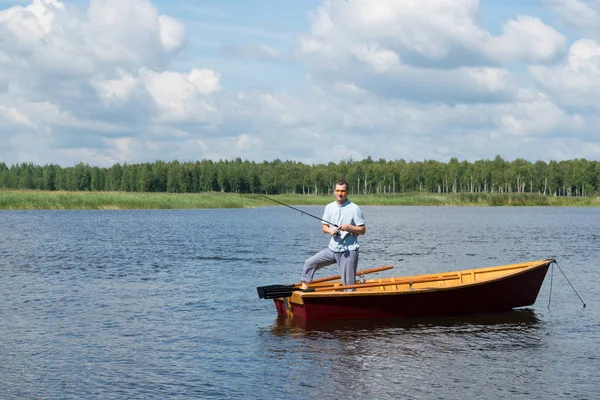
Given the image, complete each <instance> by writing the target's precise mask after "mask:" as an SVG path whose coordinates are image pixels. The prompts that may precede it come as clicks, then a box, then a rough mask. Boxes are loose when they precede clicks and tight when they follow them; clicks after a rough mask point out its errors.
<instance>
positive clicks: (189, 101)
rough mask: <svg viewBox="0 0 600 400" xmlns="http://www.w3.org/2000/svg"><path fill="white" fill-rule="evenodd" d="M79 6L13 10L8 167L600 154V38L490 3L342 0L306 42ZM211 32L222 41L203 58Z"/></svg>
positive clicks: (9, 17)
mask: <svg viewBox="0 0 600 400" xmlns="http://www.w3.org/2000/svg"><path fill="white" fill-rule="evenodd" d="M71 4H72V3H67V2H60V1H57V0H34V1H33V2H32V3H31V4H30V5H28V6H26V7H20V6H14V7H11V8H8V9H5V10H2V11H0V38H2V39H0V140H1V141H2V145H1V146H0V160H2V161H8V162H16V161H34V162H39V163H46V162H57V163H61V164H75V163H77V162H80V161H84V162H89V163H95V164H100V165H104V166H106V165H110V164H112V163H115V162H143V161H153V160H156V159H163V160H172V159H179V160H197V159H202V158H210V159H215V160H218V159H219V158H222V159H233V158H236V157H241V158H246V159H252V160H256V161H262V160H270V159H274V158H279V159H282V160H283V159H293V160H298V161H301V162H306V163H313V162H328V161H339V160H342V159H346V158H348V157H349V156H352V157H353V158H355V159H361V158H364V157H367V156H369V155H370V156H372V157H374V158H379V157H383V158H387V159H396V158H405V159H417V160H418V159H424V158H428V159H439V160H444V159H448V158H450V157H458V158H465V159H470V160H474V159H480V158H493V157H494V156H495V155H496V154H502V155H503V156H505V157H508V158H512V157H522V158H527V159H531V158H535V159H538V158H544V159H548V158H552V157H555V158H564V157H570V156H572V155H577V154H581V155H584V154H585V155H587V156H589V157H591V156H594V155H595V156H596V158H597V157H600V150H599V146H597V139H595V138H593V137H591V136H592V135H591V134H589V133H587V132H593V131H594V129H595V127H597V125H598V122H599V119H600V118H598V117H596V116H595V111H596V110H597V107H598V105H600V103H599V100H598V97H597V95H596V93H598V92H599V91H600V87H599V84H598V82H600V76H599V75H600V60H599V57H600V45H599V42H598V39H596V38H594V37H590V38H588V39H579V40H575V41H573V44H572V45H571V47H570V48H567V39H566V37H565V36H564V35H563V34H562V33H560V32H558V31H557V30H556V29H555V28H553V27H551V26H549V25H547V24H546V23H544V22H543V21H542V20H541V19H540V18H539V17H538V16H536V15H525V14H523V13H519V12H516V11H515V13H514V14H513V15H512V16H511V17H510V18H509V19H507V20H504V21H500V23H499V24H498V26H497V27H498V28H499V33H494V34H492V33H490V32H492V29H491V28H490V27H486V26H483V24H482V22H481V21H482V19H481V17H480V8H481V7H483V6H482V5H480V4H479V2H478V1H475V0H419V1H417V0H405V1H402V2H401V1H397V0H369V1H367V0H355V1H352V2H348V1H342V0H326V1H324V2H323V4H322V5H321V6H320V7H319V8H318V9H316V10H315V11H314V13H313V16H312V19H310V21H309V22H310V27H309V29H308V30H307V31H306V32H305V33H304V34H302V35H300V36H299V37H298V41H297V43H296V44H297V49H296V50H297V51H296V52H290V50H289V48H290V47H292V46H293V45H294V42H291V40H290V41H289V42H286V43H285V45H286V46H287V47H286V46H277V44H281V41H283V40H284V38H289V37H290V34H289V33H285V32H283V33H282V32H279V31H278V32H277V33H276V34H275V33H273V32H271V31H269V29H266V28H261V32H262V33H261V34H260V37H261V38H264V39H265V40H266V41H269V43H268V44H267V43H254V44H248V38H247V36H248V32H247V31H244V32H241V31H236V30H231V29H226V27H225V28H223V27H222V26H221V25H219V23H218V22H214V21H208V22H207V21H198V22H196V21H195V22H194V23H195V24H196V25H195V26H194V27H193V28H194V29H191V30H190V26H188V27H187V28H188V29H187V30H186V27H184V25H183V23H182V22H180V20H178V19H177V18H176V17H175V16H167V15H162V14H160V13H159V11H158V10H157V8H156V7H155V6H154V5H153V4H152V3H151V2H150V1H149V0H90V2H89V7H87V9H86V10H84V11H79V10H77V9H75V8H73V7H72V5H71ZM597 4H598V2H595V3H590V2H588V3H583V2H581V1H574V0H573V1H570V2H569V1H555V2H553V3H552V5H553V7H563V8H564V9H565V10H570V11H569V12H570V13H571V14H569V13H565V15H566V16H569V15H574V16H576V15H579V14H581V15H583V14H585V12H587V11H588V8H587V7H590V8H589V10H592V11H594V10H596V6H597ZM232 7H233V6H232ZM577 10H579V11H577ZM578 13H579V14H578ZM225 15H226V13H225V14H223V15H222V17H224V16H225ZM588 17H589V16H588ZM248 18H249V17H248ZM569 18H570V17H569ZM590 18H591V17H590ZM594 18H595V17H594ZM182 20H185V16H184V19H182ZM586 21H587V20H586ZM593 21H596V19H593ZM201 24H202V26H200V25H201ZM592 25H593V24H592V23H590V27H589V29H592V28H593V27H592ZM200 28H202V29H200ZM191 31H197V32H201V33H202V37H197V36H195V37H189V38H188V34H189V32H191ZM207 33H210V34H209V35H207ZM207 36H208V37H209V39H207ZM252 36H253V38H254V37H256V35H255V34H254V35H252ZM275 37H277V39H275ZM206 40H210V42H211V43H213V42H216V43H219V45H220V47H221V49H222V50H223V51H222V52H221V53H219V52H218V51H215V49H216V47H215V46H212V45H211V48H210V50H209V53H206V54H205V53H202V54H200V53H198V54H196V53H194V52H196V51H199V50H198V43H204V42H205V41H206ZM285 40H288V39H285ZM188 45H190V48H189V49H187V50H186V51H182V50H183V49H184V48H185V47H186V46H188ZM194 45H195V46H196V47H194ZM200 47H201V46H200ZM192 49H193V50H192ZM205 50H206V49H205ZM286 50H287V53H286ZM567 51H568V53H567ZM292 53H293V54H292ZM205 56H206V57H205ZM230 56H236V57H242V58H251V59H252V61H253V62H251V63H246V62H239V60H237V59H235V58H233V57H230ZM200 57H204V58H200ZM178 61H182V62H181V63H178ZM264 62H268V63H269V65H270V67H271V69H265V70H259V71H257V70H256V68H261V65H264V64H261V63H264ZM273 62H275V63H276V65H275V67H274V64H273ZM251 70H252V74H254V75H252V74H251V73H249V71H251ZM265 71H268V72H265ZM290 71H293V73H290ZM246 72H248V74H246ZM236 73H239V75H235V74H236ZM269 73H270V74H272V76H267V78H265V82H269V79H271V78H272V84H271V85H270V87H269V85H260V86H261V87H262V89H261V90H249V89H247V87H256V86H259V85H254V84H253V83H252V82H249V83H248V82H246V80H248V79H250V78H247V77H248V76H258V75H268V74H269ZM286 73H288V74H289V75H285V74H286ZM279 74H282V75H281V76H280V75H279ZM287 76H289V77H290V78H289V79H287ZM240 81H243V83H244V84H245V85H240V83H239V82H240ZM275 82H278V83H281V82H284V84H285V85H287V86H285V87H284V86H283V85H282V86H281V87H278V86H277V84H276V83H275ZM238 85H239V86H243V88H242V87H238ZM594 107H595V108H594ZM590 108H594V112H593V113H592V112H590ZM558 146H562V147H561V148H559V147H558ZM565 146H567V147H566V148H565ZM586 146H587V147H586Z"/></svg>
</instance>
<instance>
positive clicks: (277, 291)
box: [256, 265, 394, 299]
mask: <svg viewBox="0 0 600 400" xmlns="http://www.w3.org/2000/svg"><path fill="white" fill-rule="evenodd" d="M392 268H394V267H393V266H392V265H386V266H383V267H378V268H371V269H365V270H362V271H357V272H356V276H359V275H364V274H372V273H375V272H381V271H385V270H388V269H392ZM340 278H341V276H340V275H334V276H328V277H325V278H320V279H315V280H314V281H313V282H312V284H315V283H323V282H327V281H333V280H335V279H340ZM298 286H299V285H269V286H260V287H257V288H256V291H257V292H258V298H259V299H277V298H279V297H290V296H291V295H292V293H293V292H295V291H297V290H302V289H301V288H299V287H298ZM332 288H333V286H331V285H327V286H325V287H320V288H319V289H327V290H331V289H332ZM303 291H304V292H313V291H315V288H308V289H305V290H303Z"/></svg>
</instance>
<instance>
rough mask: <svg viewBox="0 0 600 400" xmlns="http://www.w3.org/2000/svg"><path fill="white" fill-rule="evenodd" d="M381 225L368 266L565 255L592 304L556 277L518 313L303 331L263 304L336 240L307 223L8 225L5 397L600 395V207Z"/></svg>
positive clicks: (214, 220)
mask: <svg viewBox="0 0 600 400" xmlns="http://www.w3.org/2000/svg"><path fill="white" fill-rule="evenodd" d="M300 208H301V209H302V210H305V211H307V212H310V213H313V214H316V215H320V214H321V212H322V208H321V207H300ZM363 210H364V213H365V218H366V221H367V229H368V232H367V235H366V236H364V237H361V238H360V243H361V258H360V268H373V267H378V266H382V265H388V264H392V265H394V266H395V268H394V269H393V270H391V271H386V272H384V273H381V274H379V275H380V276H392V275H414V274H420V273H434V272H441V271H447V270H454V269H458V268H461V269H462V268H475V267H484V266H491V265H498V264H506V263H511V262H520V261H527V260H536V259H542V258H549V257H552V258H556V259H557V260H558V262H559V265H560V267H561V268H562V270H563V271H564V272H565V273H566V275H567V277H568V278H569V279H570V280H571V283H572V284H573V285H574V287H575V288H576V289H577V291H578V292H579V294H580V295H581V296H582V297H583V299H584V301H585V302H586V303H587V306H588V307H587V308H586V309H583V308H582V304H581V302H580V300H579V299H578V298H577V296H576V295H575V293H574V292H573V290H572V289H571V287H570V286H569V285H568V283H567V282H566V280H565V279H564V277H563V276H562V274H561V273H560V272H559V271H558V269H556V267H555V268H554V274H553V275H552V279H551V276H550V274H549V275H548V276H547V277H546V280H545V283H544V286H543V287H542V290H541V292H540V295H539V297H538V300H537V302H536V304H535V305H534V306H532V307H528V308H526V309H521V310H519V311H516V312H511V313H506V314H501V315H483V316H473V317H460V318H458V317H452V318H436V319H415V320H395V321H366V322H365V321H357V322H348V321H346V322H338V323H311V324H307V323H300V322H301V321H300V322H299V321H289V320H286V319H278V318H277V316H276V313H275V309H274V306H273V304H272V302H271V301H265V300H259V299H258V297H257V294H256V289H255V288H256V286H262V285H267V284H272V283H292V282H296V281H297V280H298V279H299V277H300V270H301V268H302V264H303V261H304V259H306V258H307V257H309V256H310V255H312V254H313V253H314V252H316V251H317V250H319V249H320V248H321V247H322V246H324V245H325V244H326V242H327V237H326V236H325V235H323V234H321V233H320V226H319V222H318V221H317V220H315V219H312V218H310V217H306V216H303V215H302V214H300V213H297V212H294V211H293V210H289V209H287V208H284V207H266V208H260V209H248V210H243V209H233V210H181V211H179V210H169V211H165V210H151V211H140V210H137V211H0V273H1V276H2V280H1V281H0V321H2V323H1V324H0V380H1V381H2V385H0V398H3V399H4V398H6V399H12V398H102V399H111V398H156V399H165V398H256V399H262V398H309V397H319V398H350V397H352V398H408V399H432V398H494V399H499V398H510V399H514V398H523V399H547V398H565V399H592V398H598V397H599V396H600V372H599V371H600V350H599V349H598V343H600V340H599V339H600V328H599V324H598V321H600V313H599V312H598V306H599V301H598V299H599V294H600V290H599V289H598V287H597V284H596V282H598V281H599V280H600V272H599V269H598V260H599V259H600V241H599V236H600V228H599V227H600V210H597V209H593V208H543V207H542V208H537V207H534V208H488V207H477V208H472V207H363ZM336 273H337V271H336V268H335V266H331V267H329V268H327V269H326V270H325V271H323V272H320V273H319V274H320V275H319V276H326V275H334V274H336ZM550 282H552V293H551V303H550V307H549V308H548V301H549V300H550V286H551V285H550Z"/></svg>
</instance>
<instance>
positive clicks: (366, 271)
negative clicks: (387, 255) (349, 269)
mask: <svg viewBox="0 0 600 400" xmlns="http://www.w3.org/2000/svg"><path fill="white" fill-rule="evenodd" d="M392 268H394V266H393V265H386V266H383V267H378V268H371V269H364V270H362V271H356V276H359V275H366V274H372V273H375V272H381V271H385V270H388V269H392ZM341 278H342V276H341V275H333V276H327V277H325V278H319V279H315V280H314V281H312V284H313V285H314V284H315V283H322V282H327V281H334V280H336V279H341Z"/></svg>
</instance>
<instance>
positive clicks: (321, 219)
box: [257, 193, 339, 228]
mask: <svg viewBox="0 0 600 400" xmlns="http://www.w3.org/2000/svg"><path fill="white" fill-rule="evenodd" d="M257 195H259V196H261V197H264V198H265V199H269V200H271V201H274V202H275V203H279V204H281V205H282V206H286V207H289V208H291V209H292V210H296V211H298V212H301V213H302V214H305V215H308V216H309V217H313V218H315V219H318V220H319V221H322V222H325V223H327V224H329V225H333V226H335V227H336V228H339V225H336V224H334V223H332V222H329V221H325V220H324V219H323V218H319V217H317V216H316V215H312V214H309V213H307V212H305V211H302V210H299V209H297V208H296V207H292V206H289V205H287V204H285V203H282V202H280V201H278V200H275V199H272V198H270V197H267V196H265V195H262V194H260V193H257Z"/></svg>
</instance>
